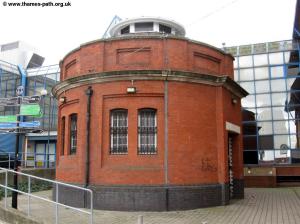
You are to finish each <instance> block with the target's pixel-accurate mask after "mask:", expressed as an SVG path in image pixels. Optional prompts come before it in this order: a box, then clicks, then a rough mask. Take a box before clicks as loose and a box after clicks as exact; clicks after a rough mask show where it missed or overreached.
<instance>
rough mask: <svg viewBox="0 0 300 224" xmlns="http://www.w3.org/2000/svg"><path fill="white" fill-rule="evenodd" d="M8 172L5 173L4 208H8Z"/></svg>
mask: <svg viewBox="0 0 300 224" xmlns="http://www.w3.org/2000/svg"><path fill="white" fill-rule="evenodd" d="M7 184H8V183H7V170H6V171H5V201H4V207H5V209H6V208H7Z"/></svg>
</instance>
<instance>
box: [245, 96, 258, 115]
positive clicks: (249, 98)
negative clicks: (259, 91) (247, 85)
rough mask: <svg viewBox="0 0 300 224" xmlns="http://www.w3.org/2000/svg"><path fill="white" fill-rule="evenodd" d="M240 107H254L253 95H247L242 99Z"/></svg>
mask: <svg viewBox="0 0 300 224" xmlns="http://www.w3.org/2000/svg"><path fill="white" fill-rule="evenodd" d="M242 106H243V107H245V108H247V107H255V96H254V95H248V96H246V97H244V98H242ZM253 112H255V111H253Z"/></svg>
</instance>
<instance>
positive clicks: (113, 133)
mask: <svg viewBox="0 0 300 224" xmlns="http://www.w3.org/2000/svg"><path fill="white" fill-rule="evenodd" d="M127 114H128V112H127V110H125V109H115V110H111V113H110V154H126V153H127V152H128V149H127V148H128V147H127V146H128V122H127Z"/></svg>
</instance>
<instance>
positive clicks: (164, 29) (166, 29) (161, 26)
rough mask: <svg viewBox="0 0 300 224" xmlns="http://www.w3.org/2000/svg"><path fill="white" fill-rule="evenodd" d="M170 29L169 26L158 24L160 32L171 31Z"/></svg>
mask: <svg viewBox="0 0 300 224" xmlns="http://www.w3.org/2000/svg"><path fill="white" fill-rule="evenodd" d="M171 31H172V29H171V27H168V26H165V25H162V24H159V32H162V33H171Z"/></svg>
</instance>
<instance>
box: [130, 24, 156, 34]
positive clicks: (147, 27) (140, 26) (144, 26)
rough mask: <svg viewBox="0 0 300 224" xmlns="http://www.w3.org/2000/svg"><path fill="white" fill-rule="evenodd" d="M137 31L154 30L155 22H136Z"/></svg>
mask: <svg viewBox="0 0 300 224" xmlns="http://www.w3.org/2000/svg"><path fill="white" fill-rule="evenodd" d="M134 26H135V32H147V31H153V22H146V23H135V25H134Z"/></svg>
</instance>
